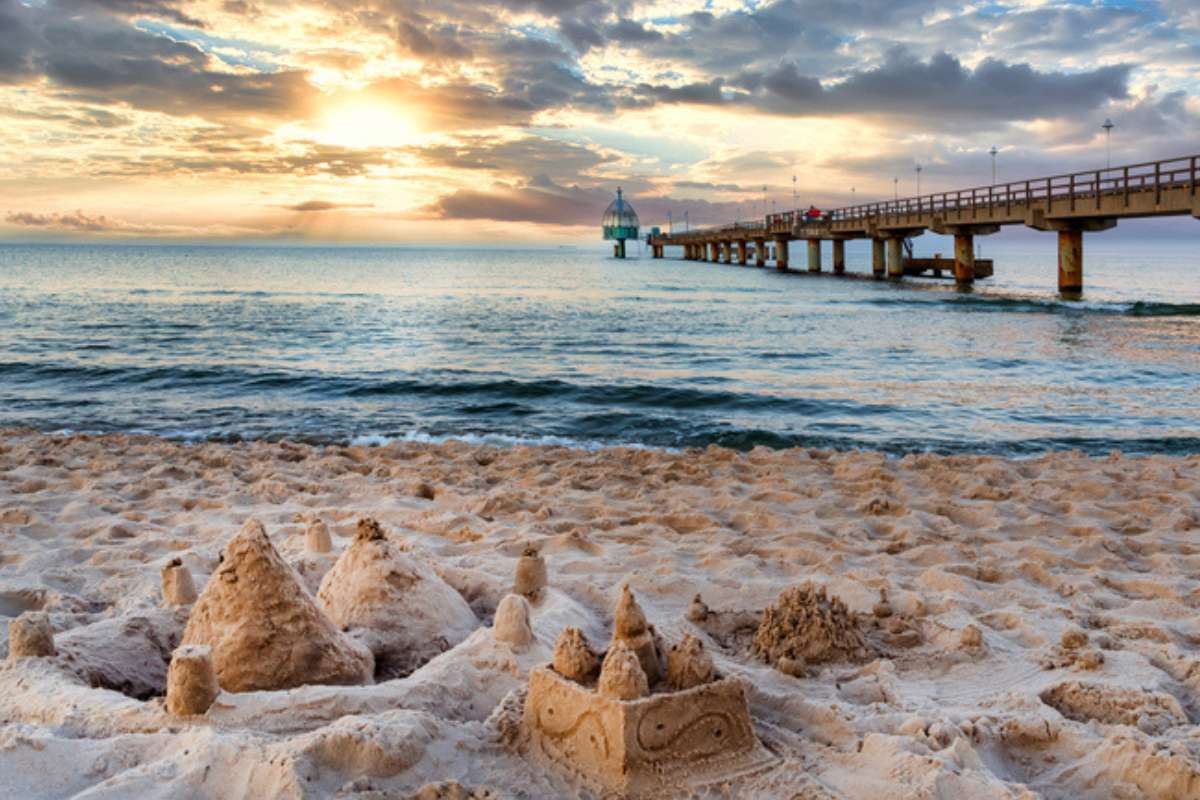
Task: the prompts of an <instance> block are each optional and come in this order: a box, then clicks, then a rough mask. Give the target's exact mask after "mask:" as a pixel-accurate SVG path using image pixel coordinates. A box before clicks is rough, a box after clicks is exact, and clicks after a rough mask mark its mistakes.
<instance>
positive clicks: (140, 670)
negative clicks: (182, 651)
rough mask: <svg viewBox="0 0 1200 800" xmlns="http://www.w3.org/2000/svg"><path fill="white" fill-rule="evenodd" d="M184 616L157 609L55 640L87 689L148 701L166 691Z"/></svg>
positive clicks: (85, 627)
mask: <svg viewBox="0 0 1200 800" xmlns="http://www.w3.org/2000/svg"><path fill="white" fill-rule="evenodd" d="M184 619H185V618H184V616H183V612H179V613H176V612H175V611H173V610H168V609H155V610H151V611H148V612H147V613H146V614H140V615H137V616H130V617H124V618H121V619H108V620H102V621H100V622H96V623H93V624H91V625H85V626H82V627H79V628H74V629H72V630H69V631H67V632H66V633H63V634H60V635H59V636H58V637H57V640H56V641H57V647H58V654H59V658H60V660H61V661H62V663H63V664H64V665H65V666H66V667H67V668H68V669H70V670H71V671H72V672H74V673H75V674H76V675H78V676H79V678H80V680H82V681H84V682H85V683H87V684H89V685H91V686H94V687H98V688H102V689H112V690H113V691H117V692H120V693H121V694H124V695H128V696H129V697H135V698H137V699H139V700H145V699H147V698H150V697H156V696H159V695H162V694H163V693H164V692H165V691H166V689H167V666H168V664H169V663H170V661H171V652H172V651H173V650H174V649H175V647H176V645H178V644H179V636H180V634H181V632H182V631H183V624H184Z"/></svg>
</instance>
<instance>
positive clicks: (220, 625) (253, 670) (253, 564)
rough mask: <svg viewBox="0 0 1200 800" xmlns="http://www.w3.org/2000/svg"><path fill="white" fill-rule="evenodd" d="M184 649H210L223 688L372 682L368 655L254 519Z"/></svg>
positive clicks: (237, 540)
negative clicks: (306, 586)
mask: <svg viewBox="0 0 1200 800" xmlns="http://www.w3.org/2000/svg"><path fill="white" fill-rule="evenodd" d="M182 644H185V645H208V646H209V647H211V648H212V658H213V663H214V665H215V668H216V673H217V680H218V681H219V683H220V685H221V688H223V689H225V690H227V691H230V692H250V691H256V690H260V689H268V690H273V689H291V688H294V687H296V686H302V685H304V684H310V683H330V684H355V683H370V681H371V677H372V672H373V668H374V660H373V658H372V656H371V653H370V652H369V651H368V650H367V649H366V648H364V647H363V646H361V645H359V644H357V643H356V642H354V641H352V640H351V639H350V638H349V637H347V636H346V635H345V634H344V633H342V632H341V631H340V630H338V629H337V627H336V626H335V625H334V624H333V623H332V622H330V621H329V619H328V618H326V616H325V615H324V614H322V613H321V610H320V609H319V608H318V607H317V604H316V602H315V601H314V600H313V598H312V596H311V595H309V593H308V592H307V591H305V589H304V587H303V586H302V585H301V583H300V576H299V575H297V574H296V572H295V570H293V569H292V568H291V567H290V566H289V565H288V564H287V562H285V561H284V560H283V559H282V558H281V557H280V556H279V553H278V552H276V550H275V548H274V546H272V544H271V540H270V539H269V538H267V532H266V530H264V529H263V526H262V525H261V524H260V523H259V522H258V521H257V520H253V519H252V520H250V521H248V522H247V523H246V524H245V526H244V527H243V528H242V530H241V532H240V533H238V535H237V536H235V537H233V539H231V540H230V542H229V544H228V545H227V546H226V548H225V552H224V554H223V555H222V558H221V564H220V566H219V567H218V568H217V571H216V572H215V573H214V574H213V576H212V577H211V578H210V579H209V581H208V583H207V585H205V587H204V591H203V592H202V593H201V595H200V599H198V600H197V601H196V604H195V606H193V607H192V612H191V615H190V617H189V618H188V623H187V627H186V628H185V629H184V632H183V641H182Z"/></svg>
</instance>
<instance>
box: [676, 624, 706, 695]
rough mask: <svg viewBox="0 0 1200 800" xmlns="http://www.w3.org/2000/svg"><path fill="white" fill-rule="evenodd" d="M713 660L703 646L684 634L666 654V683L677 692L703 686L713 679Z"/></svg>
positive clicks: (689, 635)
mask: <svg viewBox="0 0 1200 800" xmlns="http://www.w3.org/2000/svg"><path fill="white" fill-rule="evenodd" d="M713 672H714V669H713V660H712V656H710V655H709V654H708V651H707V650H705V649H704V644H703V643H702V642H701V641H700V640H699V639H697V638H696V637H695V636H692V635H691V634H690V633H685V634H684V635H683V639H682V640H681V641H680V642H679V643H678V644H676V645H674V646H673V647H672V648H671V650H670V652H668V653H667V682H668V683H670V684H671V687H672V688H674V689H677V690H680V691H682V690H684V689H691V688H693V687H695V686H703V685H704V684H706V683H709V682H710V681H712V679H713Z"/></svg>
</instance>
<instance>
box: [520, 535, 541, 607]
mask: <svg viewBox="0 0 1200 800" xmlns="http://www.w3.org/2000/svg"><path fill="white" fill-rule="evenodd" d="M547 581H548V578H547V577H546V560H545V559H544V558H542V554H541V553H539V552H538V551H537V548H535V547H534V546H533V545H529V546H527V547H526V548H525V551H524V552H523V553H521V558H520V559H518V560H517V574H516V578H515V579H514V580H513V594H519V595H522V596H524V597H526V598H528V599H530V600H534V601H536V600H538V598H540V597H541V595H542V589H545V588H546V583H547Z"/></svg>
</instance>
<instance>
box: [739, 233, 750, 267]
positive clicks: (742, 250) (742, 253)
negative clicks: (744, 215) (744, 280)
mask: <svg viewBox="0 0 1200 800" xmlns="http://www.w3.org/2000/svg"><path fill="white" fill-rule="evenodd" d="M737 246H738V263H739V264H741V265H742V266H743V267H744V266H746V261H747V258H748V256H747V254H746V240H745V239H738V243H737Z"/></svg>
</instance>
